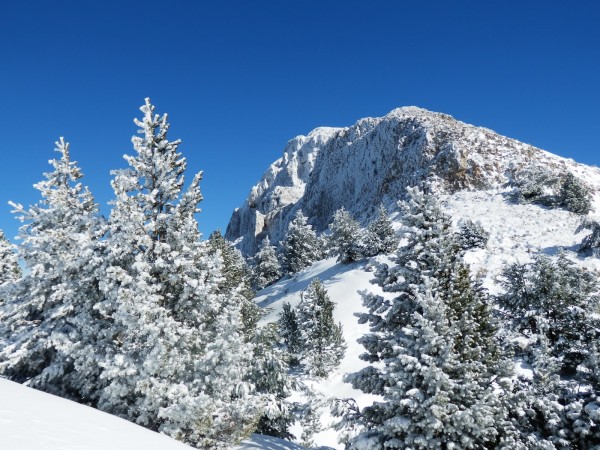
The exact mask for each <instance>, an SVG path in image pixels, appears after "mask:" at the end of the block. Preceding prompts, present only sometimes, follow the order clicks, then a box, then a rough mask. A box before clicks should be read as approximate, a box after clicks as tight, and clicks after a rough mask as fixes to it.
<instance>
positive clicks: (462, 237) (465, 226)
mask: <svg viewBox="0 0 600 450" xmlns="http://www.w3.org/2000/svg"><path fill="white" fill-rule="evenodd" d="M489 238H490V233H489V232H487V231H486V230H485V229H484V228H483V227H482V226H481V224H479V223H477V222H473V221H472V220H463V221H461V222H459V224H458V232H457V233H456V240H457V242H458V245H459V247H460V248H461V249H462V250H465V251H466V250H471V249H474V248H485V246H486V245H487V242H488V240H489Z"/></svg>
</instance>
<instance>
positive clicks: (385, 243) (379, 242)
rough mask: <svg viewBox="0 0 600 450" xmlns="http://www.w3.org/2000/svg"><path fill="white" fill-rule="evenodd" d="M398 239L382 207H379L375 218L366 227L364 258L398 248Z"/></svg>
mask: <svg viewBox="0 0 600 450" xmlns="http://www.w3.org/2000/svg"><path fill="white" fill-rule="evenodd" d="M398 243H399V239H398V237H397V236H396V232H395V231H394V228H393V227H392V221H391V220H390V217H389V216H388V213H387V211H386V209H385V207H384V206H383V205H379V210H378V212H377V217H376V218H375V220H373V221H372V222H371V223H370V224H369V226H368V227H367V232H366V235H365V242H364V250H363V252H364V253H365V255H366V256H375V255H381V254H386V253H391V252H393V251H394V250H396V248H397V247H398Z"/></svg>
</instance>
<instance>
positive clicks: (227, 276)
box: [208, 230, 260, 340]
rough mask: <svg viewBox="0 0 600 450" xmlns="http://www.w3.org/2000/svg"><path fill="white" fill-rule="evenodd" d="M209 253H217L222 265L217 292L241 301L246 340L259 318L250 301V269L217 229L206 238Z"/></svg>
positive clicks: (256, 309)
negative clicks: (221, 277) (220, 279)
mask: <svg viewBox="0 0 600 450" xmlns="http://www.w3.org/2000/svg"><path fill="white" fill-rule="evenodd" d="M208 245H209V248H210V250H209V254H215V253H217V252H218V253H219V254H220V255H221V258H222V262H223V267H222V269H221V273H222V276H223V279H222V281H221V282H220V283H219V284H218V290H219V293H222V294H229V295H231V296H234V297H236V298H237V299H238V301H239V302H241V303H242V308H241V313H242V330H243V333H244V336H245V337H246V340H250V339H252V338H253V336H254V330H255V329H256V324H257V322H258V320H259V318H260V309H259V308H258V306H256V304H255V303H254V302H253V301H252V299H253V298H254V290H253V289H252V282H251V278H252V271H251V270H250V267H248V264H247V263H246V260H245V259H244V257H243V256H242V254H241V253H240V251H239V250H237V249H236V248H234V247H232V246H231V244H230V243H229V242H227V240H225V238H224V237H223V235H222V234H221V232H220V231H219V230H217V231H214V232H213V233H211V235H210V236H209V238H208Z"/></svg>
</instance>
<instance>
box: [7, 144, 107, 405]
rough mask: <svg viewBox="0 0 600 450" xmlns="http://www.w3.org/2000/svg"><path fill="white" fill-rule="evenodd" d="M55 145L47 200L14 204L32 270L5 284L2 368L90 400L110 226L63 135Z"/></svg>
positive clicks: (44, 185)
mask: <svg viewBox="0 0 600 450" xmlns="http://www.w3.org/2000/svg"><path fill="white" fill-rule="evenodd" d="M56 151H57V152H58V153H59V154H60V158H59V159H54V160H51V161H50V164H51V165H52V167H53V171H52V172H48V173H46V174H45V177H46V180H44V181H41V182H39V183H37V184H35V185H34V187H35V188H36V189H37V190H38V191H39V192H40V195H41V200H40V201H39V202H38V203H37V204H35V205H33V206H30V207H29V208H28V209H27V208H24V207H23V206H22V205H20V204H15V203H11V205H12V206H13V207H14V212H15V213H16V214H17V216H18V218H19V219H20V220H21V221H22V222H24V225H22V226H21V228H20V229H19V236H18V237H19V239H20V240H21V241H22V243H21V245H20V246H19V252H18V256H19V258H20V259H21V260H22V261H23V262H24V263H25V265H26V268H27V270H26V272H25V275H24V276H23V277H21V278H20V279H19V280H18V281H16V282H14V283H11V284H10V285H8V286H5V288H6V290H5V292H6V295H7V298H8V302H7V304H6V305H5V307H4V317H3V320H2V324H1V325H0V328H1V334H2V335H3V336H4V337H5V342H6V345H5V346H4V348H3V349H2V351H1V353H0V373H1V374H2V375H3V376H5V377H7V378H10V379H12V380H15V381H18V382H21V383H26V384H27V385H29V386H32V387H35V388H38V389H41V390H44V391H47V392H51V393H53V394H56V395H60V396H63V397H67V398H71V399H74V400H79V401H85V402H89V401H90V395H91V393H92V392H93V389H94V385H95V384H96V383H97V382H98V373H99V367H98V365H97V363H96V361H95V358H94V354H95V344H96V336H97V335H98V333H99V332H100V330H101V328H102V322H101V321H100V320H98V319H99V318H98V315H97V313H96V311H95V310H94V306H95V304H96V303H97V302H98V301H99V291H98V288H97V280H96V270H97V268H98V267H99V265H100V264H101V256H100V255H99V250H98V246H99V238H100V236H101V235H102V229H103V225H102V220H101V219H100V218H99V217H98V209H97V205H96V203H95V202H94V199H93V197H92V194H91V193H90V192H89V190H88V189H87V188H85V187H83V186H82V184H81V183H80V179H81V178H82V176H83V174H82V172H81V170H80V168H79V167H78V166H77V163H75V162H74V161H71V158H70V152H69V144H68V143H66V142H65V141H64V139H63V138H61V139H60V140H59V141H58V142H56Z"/></svg>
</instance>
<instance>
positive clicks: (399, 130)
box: [226, 107, 600, 255]
mask: <svg viewBox="0 0 600 450" xmlns="http://www.w3.org/2000/svg"><path fill="white" fill-rule="evenodd" d="M532 164H534V165H536V166H541V167H545V168H546V169H548V170H549V171H552V172H555V173H558V172H564V171H566V170H569V171H571V172H573V173H574V174H575V175H576V176H578V177H579V178H580V179H581V180H583V181H585V182H588V183H589V184H590V186H591V187H592V188H594V189H596V190H597V189H598V188H600V170H598V169H597V168H592V167H588V166H585V165H581V164H577V163H575V162H574V161H572V160H567V159H565V158H561V157H559V156H556V155H552V154H550V153H548V152H545V151H543V150H540V149H538V148H536V147H533V146H531V145H528V144H524V143H522V142H519V141H516V140H514V139H510V138H507V137H504V136H501V135H499V134H497V133H495V132H493V131H491V130H489V129H486V128H479V127H475V126H473V125H468V124H465V123H463V122H460V121H458V120H455V119H454V118H452V117H451V116H449V115H447V114H441V113H434V112H430V111H427V110H424V109H421V108H416V107H405V108H398V109H395V110H393V111H391V112H390V113H389V114H387V115H386V116H384V117H379V118H367V119H361V120H359V121H358V122H357V123H356V124H354V125H352V126H350V127H348V128H338V129H335V128H317V129H316V130H314V131H312V132H311V133H310V134H309V135H308V136H299V137H296V138H294V139H292V140H291V141H290V142H289V143H288V145H287V147H286V149H285V152H284V155H283V157H282V158H280V159H278V160H277V161H275V162H274V163H273V164H272V165H271V166H270V167H269V168H268V169H267V171H266V172H265V174H264V175H263V178H262V179H261V180H260V181H259V182H258V183H257V184H256V185H255V186H254V187H253V188H252V189H251V191H250V194H249V196H248V198H247V200H246V201H245V202H244V203H243V204H242V205H241V206H240V208H238V209H237V210H236V211H235V212H234V213H233V215H232V218H231V221H230V223H229V225H228V227H227V233H226V237H227V239H229V240H231V241H236V242H237V245H238V247H239V248H240V249H241V250H242V251H243V252H244V253H246V254H250V255H252V254H253V253H254V252H255V250H256V245H257V243H259V242H260V240H262V239H263V238H264V236H266V235H269V236H270V238H271V242H273V243H276V242H278V241H279V240H280V239H281V237H282V236H283V233H284V231H285V230H286V227H287V224H288V223H289V221H290V219H291V217H292V216H293V214H294V213H295V212H296V211H297V210H298V209H302V211H303V212H304V214H305V215H306V216H307V217H308V218H309V222H310V223H311V224H313V225H314V226H315V228H316V229H317V231H322V230H324V229H325V228H327V226H328V224H329V223H330V221H331V217H332V214H333V212H335V211H336V210H337V209H339V208H340V207H342V206H343V207H345V208H346V209H347V210H348V211H350V212H352V213H353V214H354V216H355V217H357V218H359V219H366V218H369V217H371V216H372V215H373V213H374V212H375V208H376V207H377V205H378V204H379V203H380V202H383V203H385V204H387V205H388V206H391V205H394V204H395V202H396V201H397V200H398V199H399V198H401V196H402V195H403V194H404V192H405V188H406V187H407V186H413V185H417V184H419V183H421V182H422V181H424V180H427V181H428V182H429V183H430V184H431V185H433V186H434V187H435V188H436V189H437V190H438V191H439V192H445V193H452V192H455V191H457V190H460V189H469V190H473V189H489V188H494V187H501V186H504V185H506V183H508V182H509V181H510V180H511V179H512V178H513V177H514V176H515V174H517V173H519V172H520V171H522V170H523V169H525V168H527V167H529V166H530V165H532Z"/></svg>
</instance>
